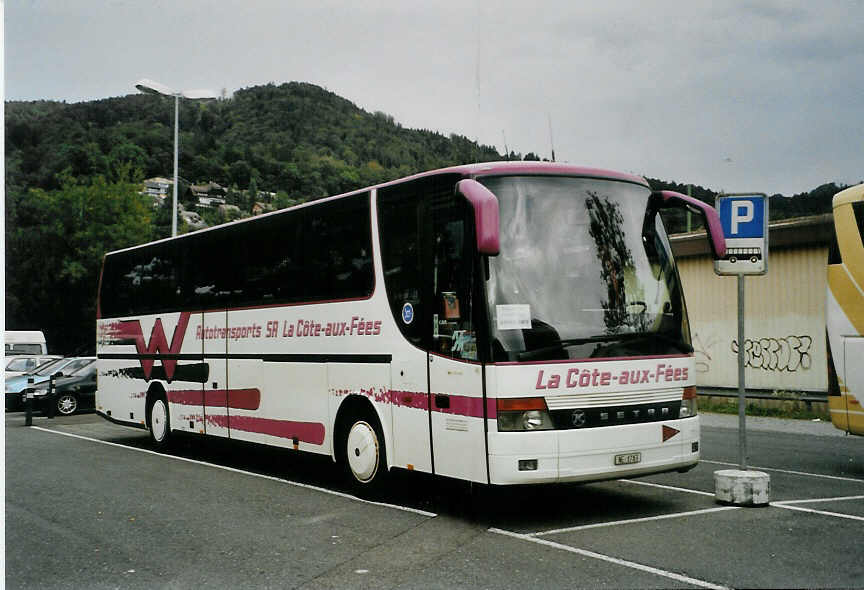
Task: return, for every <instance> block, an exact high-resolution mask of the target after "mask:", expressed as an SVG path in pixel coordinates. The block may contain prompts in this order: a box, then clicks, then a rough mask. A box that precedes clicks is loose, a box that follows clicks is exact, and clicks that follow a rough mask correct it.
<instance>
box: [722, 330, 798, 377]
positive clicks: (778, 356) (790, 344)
mask: <svg viewBox="0 0 864 590" xmlns="http://www.w3.org/2000/svg"><path fill="white" fill-rule="evenodd" d="M811 344H813V339H812V338H811V337H810V336H806V335H805V336H785V337H783V338H759V339H758V340H750V339H747V340H745V341H744V363H745V364H744V366H746V367H749V368H751V369H761V370H763V371H778V372H779V371H785V372H789V373H794V372H796V371H808V370H810V365H811V364H812V358H811V356H810V346H811ZM731 348H732V352H733V353H734V354H736V355H737V354H738V341H737V340H734V339H733V340H732V347H731Z"/></svg>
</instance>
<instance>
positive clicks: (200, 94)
mask: <svg viewBox="0 0 864 590" xmlns="http://www.w3.org/2000/svg"><path fill="white" fill-rule="evenodd" d="M135 88H137V89H138V90H140V91H141V92H144V93H146V94H163V95H165V96H173V97H174V204H173V207H172V208H171V237H174V236H176V235H177V151H178V149H179V143H180V140H179V139H178V135H179V134H178V131H179V129H180V98H181V97H182V98H188V99H190V100H198V99H204V98H219V95H218V94H216V93H215V92H213V91H212V90H207V89H197V90H182V91H177V90H174V89H173V88H169V87H167V86H165V85H164V84H160V83H159V82H154V81H153V80H148V79H146V78H144V79H143V80H138V81H137V82H135Z"/></svg>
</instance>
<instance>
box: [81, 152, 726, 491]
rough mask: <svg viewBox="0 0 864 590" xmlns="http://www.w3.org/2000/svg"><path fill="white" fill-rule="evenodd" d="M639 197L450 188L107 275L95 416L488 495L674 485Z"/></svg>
mask: <svg viewBox="0 0 864 590" xmlns="http://www.w3.org/2000/svg"><path fill="white" fill-rule="evenodd" d="M668 207H686V208H689V209H690V210H692V211H695V212H698V213H700V214H701V215H702V216H703V218H704V221H705V226H706V227H707V228H708V238H709V241H710V242H711V246H712V250H713V254H714V256H715V257H719V256H722V255H723V250H724V246H723V235H722V230H721V229H720V226H719V220H718V218H717V214H716V212H715V210H714V209H713V208H712V207H710V206H709V205H706V204H704V203H702V202H700V201H698V200H695V199H691V198H688V197H686V196H684V195H681V194H678V193H673V192H668V191H662V192H653V193H652V191H651V189H650V187H649V185H648V183H647V182H646V181H645V180H644V179H643V178H641V177H638V176H633V175H629V174H622V173H618V172H610V171H606V170H598V169H592V168H580V167H575V166H570V165H563V164H553V163H539V162H536V163H535V162H531V163H528V162H500V163H490V164H473V165H465V166H456V167H452V168H446V169H442V170H436V171H432V172H427V173H423V174H418V175H415V176H411V177H408V178H405V179H402V180H398V181H394V182H390V183H386V184H382V185H379V186H375V187H372V188H367V189H363V190H358V191H356V192H352V193H349V194H345V195H340V196H336V197H331V198H326V199H321V200H317V201H314V202H309V203H305V204H303V205H300V206H297V207H293V208H291V209H285V210H282V211H278V212H274V213H271V214H268V215H262V216H260V217H256V218H253V219H247V220H242V221H237V222H234V223H229V224H225V225H222V226H219V227H215V228H212V229H207V230H203V231H199V232H195V233H190V234H186V235H183V236H179V237H177V238H173V239H166V240H161V241H157V242H153V243H149V244H145V245H142V246H136V247H133V248H128V249H126V250H120V251H117V252H111V253H109V254H107V255H106V256H105V259H104V264H103V270H102V276H101V280H100V285H99V305H98V312H97V341H98V342H97V352H98V358H99V361H98V362H99V390H98V394H97V410H98V412H99V413H100V414H101V415H102V416H104V417H105V418H107V419H109V420H111V421H112V422H117V423H120V424H127V425H130V426H137V427H140V428H146V429H148V430H149V431H150V434H151V437H152V439H153V441H154V443H155V444H156V446H163V445H166V444H167V443H168V442H169V441H170V440H171V439H172V436H173V435H175V434H177V433H181V432H186V433H196V434H200V435H208V436H218V437H225V438H230V439H238V440H243V441H249V442H254V443H260V444H265V445H275V446H280V447H287V448H289V449H295V450H300V451H308V452H312V453H320V454H323V455H329V456H331V457H333V459H334V460H335V461H337V462H339V463H340V464H341V465H342V466H343V467H344V469H345V471H346V473H347V475H348V479H349V481H351V482H352V484H353V485H354V486H355V487H356V488H358V489H359V490H361V491H363V490H369V489H370V488H374V487H378V486H380V485H381V481H382V480H383V479H384V477H385V476H386V475H387V474H388V472H389V471H390V470H391V469H394V468H401V469H408V470H414V471H422V472H427V473H434V474H439V475H443V476H448V477H454V478H459V479H463V480H467V481H472V482H479V483H488V484H523V483H541V482H560V481H590V480H600V479H609V478H618V477H631V476H638V475H645V474H649V473H658V472H662V471H669V470H686V469H688V468H690V467H693V466H694V465H695V464H696V463H697V461H698V459H699V417H698V416H697V414H696V392H695V388H694V357H693V348H692V346H691V344H690V330H689V326H688V321H687V310H686V307H685V304H684V294H683V293H682V290H681V282H680V280H679V277H678V272H677V270H676V267H675V262H674V260H673V257H672V253H671V251H670V247H669V242H668V240H667V236H666V233H665V231H664V226H663V222H662V220H661V217H660V215H659V214H658V212H659V211H660V210H661V209H664V208H668Z"/></svg>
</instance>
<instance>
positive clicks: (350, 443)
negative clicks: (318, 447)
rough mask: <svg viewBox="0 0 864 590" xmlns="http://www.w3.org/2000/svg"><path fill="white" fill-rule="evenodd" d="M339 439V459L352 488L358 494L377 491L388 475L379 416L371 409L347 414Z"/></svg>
mask: <svg viewBox="0 0 864 590" xmlns="http://www.w3.org/2000/svg"><path fill="white" fill-rule="evenodd" d="M339 441H340V444H339V459H340V461H339V463H340V464H341V467H342V470H343V471H344V473H345V478H346V480H347V482H348V485H349V486H350V487H351V489H353V490H354V491H355V492H356V493H357V494H358V495H360V496H369V495H375V494H377V493H378V492H380V491H381V489H382V487H383V484H384V480H385V479H386V478H387V450H386V449H385V447H384V435H383V434H382V431H381V425H380V424H379V423H378V419H377V418H376V417H375V416H374V415H373V414H371V413H370V412H362V413H358V414H353V415H351V416H349V418H348V419H347V420H345V421H344V422H343V424H342V429H341V435H340V437H339Z"/></svg>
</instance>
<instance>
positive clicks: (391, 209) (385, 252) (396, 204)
mask: <svg viewBox="0 0 864 590" xmlns="http://www.w3.org/2000/svg"><path fill="white" fill-rule="evenodd" d="M409 186H410V185H409ZM400 188H401V187H400ZM378 194H379V196H378V219H379V226H380V228H381V239H380V243H381V261H382V266H383V270H384V284H385V287H386V289H387V298H388V299H389V301H390V309H391V311H392V313H393V319H394V320H396V324H397V325H398V326H399V329H400V330H401V331H402V333H403V334H404V335H405V337H406V338H407V339H408V340H410V341H411V342H412V343H413V344H414V345H416V346H420V347H422V346H423V329H422V326H423V323H424V319H423V318H424V315H425V314H424V309H423V304H422V301H421V299H422V297H421V296H422V287H423V278H422V274H423V273H422V269H423V267H424V264H423V260H422V257H421V248H420V229H421V226H420V199H419V198H418V196H419V191H418V192H414V191H412V192H410V193H407V194H406V193H405V191H404V190H397V191H388V190H386V189H382V190H381V191H380V192H379V193H378Z"/></svg>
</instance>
